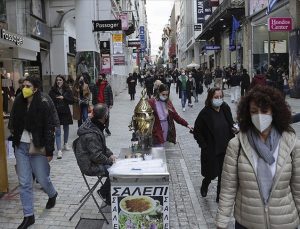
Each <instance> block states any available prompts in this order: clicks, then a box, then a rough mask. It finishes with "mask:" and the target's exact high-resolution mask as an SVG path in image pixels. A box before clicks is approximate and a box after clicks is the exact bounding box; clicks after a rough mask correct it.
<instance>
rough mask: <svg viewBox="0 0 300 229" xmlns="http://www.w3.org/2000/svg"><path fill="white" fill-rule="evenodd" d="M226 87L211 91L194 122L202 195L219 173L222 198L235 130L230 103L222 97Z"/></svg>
mask: <svg viewBox="0 0 300 229" xmlns="http://www.w3.org/2000/svg"><path fill="white" fill-rule="evenodd" d="M223 98H224V94H223V91H222V90H221V89H220V88H218V87H216V88H211V89H210V90H209V91H208V94H207V98H206V100H205V107H204V108H203V109H202V110H201V111H200V113H199V115H198V117H197V119H196V121H195V125H194V138H195V140H196V141H197V143H198V145H199V147H200V148H201V174H202V176H203V177H204V179H203V180H202V185H201V189H200V192H201V196H202V197H206V195H207V192H208V186H209V184H210V183H211V181H212V180H213V179H215V178H216V177H218V186H217V198H216V202H218V201H219V195H220V187H221V186H220V185H221V173H222V166H223V161H224V157H225V152H226V148H227V144H228V142H229V141H230V139H231V138H233V137H234V134H233V129H232V128H233V125H234V122H233V118H232V113H231V110H230V107H229V106H228V104H227V103H225V102H224V101H223Z"/></svg>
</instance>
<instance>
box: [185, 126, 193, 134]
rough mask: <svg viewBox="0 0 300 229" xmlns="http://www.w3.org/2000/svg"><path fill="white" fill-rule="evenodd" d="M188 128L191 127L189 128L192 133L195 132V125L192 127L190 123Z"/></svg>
mask: <svg viewBox="0 0 300 229" xmlns="http://www.w3.org/2000/svg"><path fill="white" fill-rule="evenodd" d="M187 128H189V129H190V133H191V134H192V133H193V131H194V127H192V126H190V125H188V126H187Z"/></svg>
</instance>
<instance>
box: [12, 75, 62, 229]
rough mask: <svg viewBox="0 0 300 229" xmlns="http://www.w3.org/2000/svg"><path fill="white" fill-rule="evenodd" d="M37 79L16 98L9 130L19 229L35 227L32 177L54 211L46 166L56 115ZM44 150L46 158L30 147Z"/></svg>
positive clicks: (28, 81)
mask: <svg viewBox="0 0 300 229" xmlns="http://www.w3.org/2000/svg"><path fill="white" fill-rule="evenodd" d="M40 85H41V82H40V79H39V77H36V76H28V77H27V78H26V79H25V80H24V82H23V89H22V93H20V94H18V95H17V96H16V99H15V101H14V104H13V107H12V111H11V115H10V120H9V124H8V127H9V129H10V131H11V133H12V135H13V144H14V147H15V157H16V164H17V175H18V179H19V191H20V199H21V202H22V206H23V214H24V220H23V222H22V223H21V224H20V226H19V227H18V229H25V228H27V227H29V226H30V225H32V224H34V223H35V217H34V202H33V201H34V198H33V186H32V182H33V175H34V176H35V178H36V179H37V181H38V182H39V184H40V185H41V186H42V188H43V190H44V191H45V192H46V193H47V194H48V197H49V199H48V202H47V204H46V209H50V208H53V207H54V205H55V203H56V197H57V192H56V190H55V188H54V187H53V184H52V182H51V180H50V166H49V162H50V161H51V160H52V157H53V151H54V128H55V126H56V125H57V124H56V123H55V120H54V113H56V111H55V108H54V106H53V103H52V101H51V99H50V98H49V96H48V95H45V94H43V93H42V92H41V91H40V90H39V87H40ZM31 144H33V145H34V146H35V147H37V148H44V149H45V155H42V154H30V153H29V151H30V150H29V149H30V148H31V147H30V145H31Z"/></svg>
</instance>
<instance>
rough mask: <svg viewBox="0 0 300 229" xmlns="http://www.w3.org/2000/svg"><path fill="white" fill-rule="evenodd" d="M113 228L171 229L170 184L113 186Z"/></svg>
mask: <svg viewBox="0 0 300 229" xmlns="http://www.w3.org/2000/svg"><path fill="white" fill-rule="evenodd" d="M111 208H112V225H113V226H112V228H114V229H119V228H126V229H146V228H147V229H169V228H170V227H169V186H168V185H156V186H152V185H151V186H150V185H149V186H130V185H128V186H127V185H126V186H125V185H120V186H119V185H112V187H111Z"/></svg>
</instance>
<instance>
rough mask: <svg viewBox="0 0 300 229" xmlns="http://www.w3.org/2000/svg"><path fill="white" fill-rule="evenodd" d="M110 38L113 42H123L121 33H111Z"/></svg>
mask: <svg viewBox="0 0 300 229" xmlns="http://www.w3.org/2000/svg"><path fill="white" fill-rule="evenodd" d="M112 40H113V42H115V43H118V42H119V43H122V42H123V34H113V35H112Z"/></svg>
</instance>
